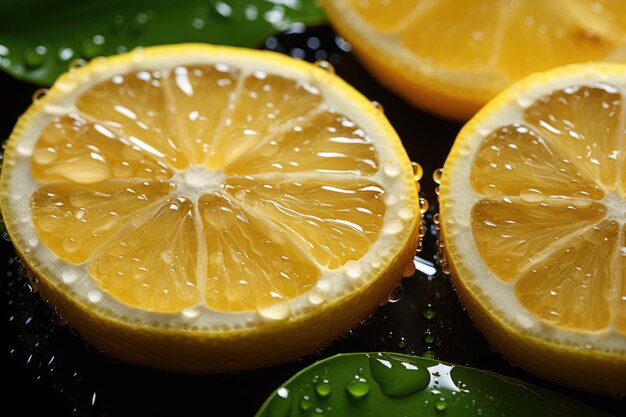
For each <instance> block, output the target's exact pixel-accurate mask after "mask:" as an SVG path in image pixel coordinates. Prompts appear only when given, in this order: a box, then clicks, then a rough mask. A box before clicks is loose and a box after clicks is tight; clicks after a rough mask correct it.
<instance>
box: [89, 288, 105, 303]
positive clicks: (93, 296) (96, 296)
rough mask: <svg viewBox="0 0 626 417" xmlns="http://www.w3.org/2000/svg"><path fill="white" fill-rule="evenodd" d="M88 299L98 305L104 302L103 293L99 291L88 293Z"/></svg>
mask: <svg viewBox="0 0 626 417" xmlns="http://www.w3.org/2000/svg"><path fill="white" fill-rule="evenodd" d="M87 298H88V299H89V301H91V302H92V303H97V302H99V301H100V300H102V293H101V292H100V291H98V290H91V291H89V293H87Z"/></svg>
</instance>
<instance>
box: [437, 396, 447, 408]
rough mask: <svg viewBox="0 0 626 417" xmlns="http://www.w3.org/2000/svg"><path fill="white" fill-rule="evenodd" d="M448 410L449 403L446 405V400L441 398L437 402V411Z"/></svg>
mask: <svg viewBox="0 0 626 417" xmlns="http://www.w3.org/2000/svg"><path fill="white" fill-rule="evenodd" d="M447 408H448V403H446V399H445V398H443V397H441V398H439V400H437V401H436V402H435V410H437V411H446V409H447Z"/></svg>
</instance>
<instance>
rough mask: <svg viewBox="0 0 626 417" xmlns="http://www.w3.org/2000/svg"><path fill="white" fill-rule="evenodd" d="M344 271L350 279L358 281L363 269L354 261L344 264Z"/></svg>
mask: <svg viewBox="0 0 626 417" xmlns="http://www.w3.org/2000/svg"><path fill="white" fill-rule="evenodd" d="M344 270H345V271H346V275H348V277H350V278H352V279H359V278H361V276H362V275H363V268H361V265H360V264H359V263H358V262H355V261H348V262H346V265H345V266H344Z"/></svg>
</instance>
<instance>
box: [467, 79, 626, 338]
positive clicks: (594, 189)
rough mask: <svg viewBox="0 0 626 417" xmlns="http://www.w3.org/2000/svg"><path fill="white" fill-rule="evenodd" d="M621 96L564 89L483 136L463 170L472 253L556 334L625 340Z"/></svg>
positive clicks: (604, 88)
mask: <svg viewBox="0 0 626 417" xmlns="http://www.w3.org/2000/svg"><path fill="white" fill-rule="evenodd" d="M624 102H625V97H624V94H623V92H622V91H621V90H620V89H618V88H616V87H614V86H611V85H610V84H604V83H594V84H592V85H588V86H585V85H582V86H580V85H574V86H571V87H567V88H562V89H558V90H556V91H553V92H550V93H548V94H545V95H543V96H541V97H540V98H538V99H537V100H535V101H534V102H533V103H531V104H530V105H529V106H528V107H527V108H526V109H525V110H524V113H523V118H522V121H521V122H519V123H517V124H512V125H506V126H502V127H499V128H497V129H495V130H494V131H493V132H491V133H490V134H488V135H487V136H486V138H485V139H484V141H483V143H482V144H481V146H480V148H479V150H478V152H477V154H476V156H475V159H474V161H473V165H472V171H471V184H472V187H473V189H474V191H475V192H476V193H478V194H479V195H480V200H479V201H478V203H476V204H475V205H474V207H473V209H472V214H471V220H472V232H473V237H474V240H475V242H476V244H477V247H478V250H479V252H480V254H481V256H482V258H483V260H484V261H485V263H486V264H487V266H488V267H489V268H490V270H491V271H492V272H493V274H494V275H495V276H496V277H498V278H499V279H501V280H503V281H506V282H512V283H513V285H514V286H515V294H516V296H517V298H518V300H519V302H520V303H521V304H522V305H523V306H524V308H525V309H526V310H527V311H529V312H530V313H532V314H533V315H534V316H535V317H536V318H538V319H540V320H541V321H544V322H548V323H551V324H553V325H555V326H558V327H562V328H569V329H574V330H580V331H598V330H603V329H606V328H608V327H609V326H610V325H611V323H612V322H614V323H615V327H616V329H617V331H619V332H621V333H626V280H624V279H623V278H622V277H623V275H622V273H623V272H622V271H623V269H624V260H625V256H626V241H625V240H624V234H625V233H626V228H625V227H624V224H625V222H626V212H625V211H624V207H626V194H625V192H624V191H625V187H624V183H623V181H624V178H625V176H624V172H623V171H624V169H625V165H624V151H623V149H624V144H625V141H624V139H625V135H626V132H625V129H624V126H625V122H626V111H625V107H624Z"/></svg>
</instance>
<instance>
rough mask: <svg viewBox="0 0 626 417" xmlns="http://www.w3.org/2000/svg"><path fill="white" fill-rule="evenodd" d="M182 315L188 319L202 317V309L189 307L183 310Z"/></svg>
mask: <svg viewBox="0 0 626 417" xmlns="http://www.w3.org/2000/svg"><path fill="white" fill-rule="evenodd" d="M182 315H183V317H184V318H186V319H195V318H198V316H199V315H200V309H198V308H196V307H187V308H185V309H183V311H182Z"/></svg>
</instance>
